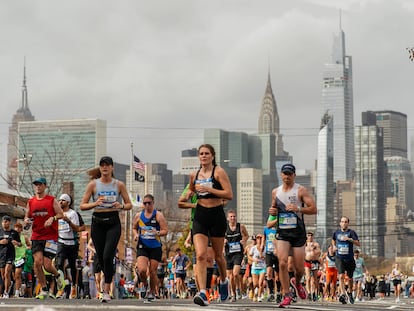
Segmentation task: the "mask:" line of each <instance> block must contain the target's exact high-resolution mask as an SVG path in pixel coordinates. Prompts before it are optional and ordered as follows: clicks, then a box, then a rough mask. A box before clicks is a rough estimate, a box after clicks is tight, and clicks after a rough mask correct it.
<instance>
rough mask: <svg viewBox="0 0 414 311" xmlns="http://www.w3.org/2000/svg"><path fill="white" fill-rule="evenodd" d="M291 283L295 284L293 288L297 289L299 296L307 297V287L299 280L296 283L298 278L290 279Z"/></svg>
mask: <svg viewBox="0 0 414 311" xmlns="http://www.w3.org/2000/svg"><path fill="white" fill-rule="evenodd" d="M290 284H291V285H292V286H293V288H294V289H295V291H296V295H297V296H299V297H300V298H301V299H306V297H307V294H306V289H305V288H304V287H303V286H302V284H301V283H300V282H299V283H298V284H296V278H291V279H290Z"/></svg>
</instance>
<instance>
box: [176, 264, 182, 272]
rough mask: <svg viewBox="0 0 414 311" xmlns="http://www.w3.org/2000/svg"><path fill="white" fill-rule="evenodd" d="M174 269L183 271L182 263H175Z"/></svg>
mask: <svg viewBox="0 0 414 311" xmlns="http://www.w3.org/2000/svg"><path fill="white" fill-rule="evenodd" d="M175 270H176V271H184V267H183V266H182V265H177V267H176V268H175Z"/></svg>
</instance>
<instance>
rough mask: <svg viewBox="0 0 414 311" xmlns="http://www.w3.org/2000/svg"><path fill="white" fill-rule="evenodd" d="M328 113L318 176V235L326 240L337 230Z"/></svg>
mask: <svg viewBox="0 0 414 311" xmlns="http://www.w3.org/2000/svg"><path fill="white" fill-rule="evenodd" d="M332 121H333V120H332V116H330V115H329V114H328V113H325V115H324V116H323V118H322V121H321V126H320V130H319V135H318V167H317V173H316V174H317V176H316V191H317V192H316V206H317V207H318V213H317V218H316V227H317V235H316V236H317V237H318V239H320V241H326V239H327V238H328V237H330V236H331V235H332V232H333V231H335V229H336V227H337V223H336V222H335V221H334V204H333V203H334V187H333V186H334V183H333V122H332Z"/></svg>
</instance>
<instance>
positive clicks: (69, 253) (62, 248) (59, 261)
mask: <svg viewBox="0 0 414 311" xmlns="http://www.w3.org/2000/svg"><path fill="white" fill-rule="evenodd" d="M78 252H79V245H64V244H61V243H58V250H57V254H56V268H58V269H59V270H62V271H65V270H64V269H65V259H67V260H68V265H69V268H70V274H71V277H72V284H73V285H75V284H76V274H77V272H78V270H76V259H77V258H78Z"/></svg>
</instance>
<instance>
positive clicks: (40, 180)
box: [32, 177, 46, 185]
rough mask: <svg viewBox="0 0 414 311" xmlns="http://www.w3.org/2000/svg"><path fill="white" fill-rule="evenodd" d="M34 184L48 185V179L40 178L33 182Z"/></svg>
mask: <svg viewBox="0 0 414 311" xmlns="http://www.w3.org/2000/svg"><path fill="white" fill-rule="evenodd" d="M32 184H33V185H35V184H44V185H46V178H44V177H38V178H36V179H35V180H34V181H33V182H32Z"/></svg>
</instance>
